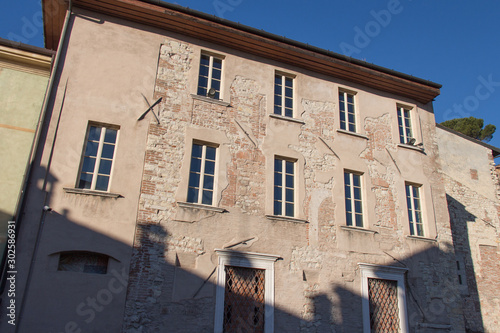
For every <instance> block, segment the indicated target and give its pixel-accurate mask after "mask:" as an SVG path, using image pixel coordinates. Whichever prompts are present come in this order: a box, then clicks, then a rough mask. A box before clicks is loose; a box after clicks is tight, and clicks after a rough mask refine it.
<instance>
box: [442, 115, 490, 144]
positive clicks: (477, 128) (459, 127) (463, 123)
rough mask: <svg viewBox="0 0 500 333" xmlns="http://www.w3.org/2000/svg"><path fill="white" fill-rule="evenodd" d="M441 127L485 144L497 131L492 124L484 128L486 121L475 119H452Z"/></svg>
mask: <svg viewBox="0 0 500 333" xmlns="http://www.w3.org/2000/svg"><path fill="white" fill-rule="evenodd" d="M441 125H443V126H445V127H448V128H450V129H452V130H454V131H457V132H460V133H462V134H465V135H467V136H470V137H471V138H474V139H476V140H480V141H484V142H488V141H490V140H491V138H493V133H495V130H496V129H497V128H496V127H495V125H492V124H488V125H486V126H484V128H483V125H484V120H483V119H478V118H474V117H469V118H457V119H451V120H447V121H445V122H442V123H441Z"/></svg>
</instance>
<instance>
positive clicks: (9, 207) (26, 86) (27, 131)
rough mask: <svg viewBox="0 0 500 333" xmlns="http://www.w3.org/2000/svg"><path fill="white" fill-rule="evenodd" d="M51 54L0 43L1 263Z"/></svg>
mask: <svg viewBox="0 0 500 333" xmlns="http://www.w3.org/2000/svg"><path fill="white" fill-rule="evenodd" d="M53 54H54V52H53V51H50V50H46V49H43V48H39V47H34V46H30V45H25V44H21V43H15V42H12V41H9V40H5V39H0V91H1V94H0V105H1V111H0V142H1V145H0V150H1V152H0V153H1V156H2V158H1V159H0V170H1V172H0V184H2V191H0V261H1V262H4V261H5V258H6V255H7V253H6V252H5V249H6V245H7V235H8V229H9V221H15V220H16V219H17V217H18V212H19V209H20V203H21V197H22V193H23V190H24V187H25V180H26V174H27V172H28V170H29V167H30V164H31V161H32V158H33V154H32V152H33V147H34V142H35V141H36V140H35V138H36V137H37V133H38V132H37V131H38V130H39V124H40V121H41V119H42V112H41V111H42V105H43V102H44V99H45V92H46V89H47V84H48V81H49V75H50V69H51V63H52V56H53ZM10 225H11V227H12V223H11V224H10ZM11 229H12V228H11ZM3 266H4V265H3V264H2V267H3ZM0 275H2V276H3V273H1V274H0Z"/></svg>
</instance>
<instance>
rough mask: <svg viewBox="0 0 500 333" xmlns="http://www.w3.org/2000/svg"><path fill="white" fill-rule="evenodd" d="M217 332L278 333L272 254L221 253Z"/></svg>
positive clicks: (217, 293)
mask: <svg viewBox="0 0 500 333" xmlns="http://www.w3.org/2000/svg"><path fill="white" fill-rule="evenodd" d="M215 252H216V253H217V254H218V256H219V265H218V274H217V289H216V300H215V304H216V305H215V325H214V332H216V333H222V332H264V333H272V332H274V263H275V261H276V260H278V259H279V258H280V257H279V256H276V255H271V254H261V253H253V252H239V251H231V250H224V249H223V250H219V249H216V250H215Z"/></svg>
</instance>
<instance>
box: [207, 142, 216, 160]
mask: <svg viewBox="0 0 500 333" xmlns="http://www.w3.org/2000/svg"><path fill="white" fill-rule="evenodd" d="M215 152H216V148H214V147H209V146H207V151H206V154H207V156H206V158H207V159H209V160H213V161H215Z"/></svg>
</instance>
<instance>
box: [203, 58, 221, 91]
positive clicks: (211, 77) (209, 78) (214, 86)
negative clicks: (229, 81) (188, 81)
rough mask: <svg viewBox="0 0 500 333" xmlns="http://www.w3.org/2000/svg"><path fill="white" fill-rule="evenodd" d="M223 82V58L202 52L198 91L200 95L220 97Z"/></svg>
mask: <svg viewBox="0 0 500 333" xmlns="http://www.w3.org/2000/svg"><path fill="white" fill-rule="evenodd" d="M221 82H222V58H218V57H215V56H212V55H207V54H202V55H201V58H200V72H199V76H198V92H197V94H198V95H200V96H206V97H210V98H213V99H220V89H221Z"/></svg>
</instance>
